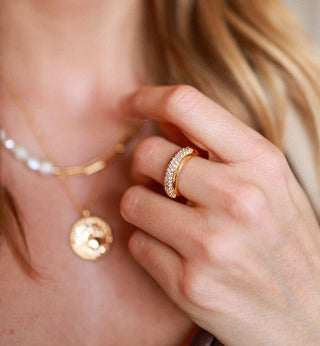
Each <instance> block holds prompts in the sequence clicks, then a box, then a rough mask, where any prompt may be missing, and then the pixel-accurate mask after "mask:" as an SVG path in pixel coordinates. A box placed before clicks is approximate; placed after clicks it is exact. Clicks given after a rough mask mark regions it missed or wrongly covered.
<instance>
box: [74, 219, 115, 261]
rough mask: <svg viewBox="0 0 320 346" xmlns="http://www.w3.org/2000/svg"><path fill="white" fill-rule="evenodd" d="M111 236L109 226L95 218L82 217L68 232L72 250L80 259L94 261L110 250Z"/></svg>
mask: <svg viewBox="0 0 320 346" xmlns="http://www.w3.org/2000/svg"><path fill="white" fill-rule="evenodd" d="M112 242H113V235H112V231H111V228H110V226H109V225H108V224H107V223H106V222H105V221H104V220H102V219H100V218H99V217H97V216H89V217H83V218H82V219H80V220H79V221H77V222H76V223H75V224H74V225H73V227H72V229H71V232H70V245H71V247H72V250H73V251H74V252H75V253H76V254H77V255H78V256H79V257H81V258H83V259H86V260H89V261H96V260H97V259H99V258H100V257H102V256H104V255H106V254H107V253H108V252H109V251H110V248H111V245H112Z"/></svg>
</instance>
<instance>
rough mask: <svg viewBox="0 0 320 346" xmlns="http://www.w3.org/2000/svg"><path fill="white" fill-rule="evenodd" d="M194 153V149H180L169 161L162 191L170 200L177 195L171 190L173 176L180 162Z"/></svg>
mask: <svg viewBox="0 0 320 346" xmlns="http://www.w3.org/2000/svg"><path fill="white" fill-rule="evenodd" d="M193 152H194V149H193V148H191V147H186V148H182V149H181V150H179V151H178V152H177V153H176V154H175V155H174V157H173V158H172V159H171V161H170V162H169V164H168V168H167V170H166V174H165V177H164V189H165V192H166V194H167V195H168V196H169V197H170V198H176V197H177V195H176V193H175V192H174V188H173V176H174V173H175V171H176V170H177V168H178V166H179V163H180V161H181V160H182V159H183V158H184V157H186V156H188V155H190V154H192V153H193Z"/></svg>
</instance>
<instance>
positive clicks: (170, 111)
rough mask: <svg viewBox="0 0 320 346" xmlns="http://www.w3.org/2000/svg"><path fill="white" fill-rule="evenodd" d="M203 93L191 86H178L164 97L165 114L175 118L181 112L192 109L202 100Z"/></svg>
mask: <svg viewBox="0 0 320 346" xmlns="http://www.w3.org/2000/svg"><path fill="white" fill-rule="evenodd" d="M200 98H201V93H200V92H199V91H198V90H197V89H196V88H194V87H193V86H190V85H176V86H174V87H172V88H171V89H170V90H169V91H168V92H167V94H166V95H165V97H164V113H165V114H166V115H167V117H169V119H170V118H171V117H174V116H175V115H176V114H177V113H180V112H181V111H188V110H190V109H192V108H193V107H194V106H195V105H196V104H197V103H198V102H199V100H200Z"/></svg>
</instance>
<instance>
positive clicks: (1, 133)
mask: <svg viewBox="0 0 320 346" xmlns="http://www.w3.org/2000/svg"><path fill="white" fill-rule="evenodd" d="M0 139H1V141H2V142H4V141H5V140H6V139H7V135H6V133H5V131H4V130H0Z"/></svg>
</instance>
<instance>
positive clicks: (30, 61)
mask: <svg viewBox="0 0 320 346" xmlns="http://www.w3.org/2000/svg"><path fill="white" fill-rule="evenodd" d="M0 6H1V11H0V21H1V30H0V55H1V58H2V62H3V64H4V65H5V67H6V68H7V69H8V70H9V71H10V74H11V76H12V79H13V80H14V83H15V85H16V86H17V88H18V90H19V92H20V93H21V95H23V98H24V99H25V100H26V102H27V104H28V107H29V109H30V110H31V111H32V113H33V114H34V118H35V121H36V123H37V124H38V126H39V128H40V129H41V130H42V133H43V135H44V137H45V138H46V140H47V142H48V144H49V146H50V148H52V151H53V154H54V156H55V157H56V158H57V161H58V162H59V164H60V165H61V166H64V165H74V164H79V163H84V162H86V161H88V160H90V159H91V158H93V157H95V156H97V155H99V154H102V153H104V152H105V151H106V148H110V147H112V145H113V144H114V143H115V142H116V141H117V140H118V139H119V137H120V134H122V133H123V132H124V131H125V129H126V128H127V127H128V124H129V123H130V121H131V120H130V119H129V118H127V117H124V116H123V115H122V112H121V111H120V109H119V107H118V106H117V105H118V103H119V101H120V100H121V99H122V98H124V97H125V96H126V95H128V94H129V93H131V92H132V91H133V90H135V89H136V88H137V87H138V86H139V85H141V84H142V83H143V82H145V76H144V71H143V68H142V66H143V65H142V64H141V57H140V55H139V52H140V50H139V49H138V48H137V47H139V30H140V27H139V23H140V20H139V19H140V14H141V4H140V1H135V0H133V1H127V2H126V6H123V4H122V3H121V2H119V1H118V0H104V1H91V2H88V1H77V2H75V1H71V0H69V1H65V0H63V1H54V2H53V1H52V2H49V1H46V2H43V1H36V0H33V1H32V0H25V1H19V2H12V1H10V0H4V1H1V2H0ZM0 95H1V117H2V118H1V122H2V123H1V126H3V127H4V128H5V129H6V130H7V132H8V134H9V135H10V136H12V137H13V138H15V139H16V140H17V142H18V143H21V144H23V145H24V146H25V147H27V148H28V149H29V150H30V151H31V152H32V153H33V154H34V155H35V156H37V157H42V158H44V155H43V153H42V151H41V149H40V147H39V144H38V143H37V142H36V141H35V139H34V136H33V134H32V132H31V131H30V128H29V127H28V125H27V123H26V122H25V120H24V119H23V116H22V114H21V112H20V111H19V109H17V107H16V106H15V105H14V103H13V101H12V99H11V98H10V97H9V95H8V93H7V91H6V89H5V88H4V87H1V92H0ZM154 133H155V131H154V129H153V128H152V126H145V127H144V129H143V130H142V132H141V133H140V134H139V136H138V137H137V139H136V140H135V141H134V142H133V143H132V144H131V146H130V148H129V150H128V153H127V154H126V155H125V156H123V157H122V158H121V159H119V160H118V161H117V162H116V163H115V164H114V165H112V166H111V167H110V168H109V170H108V177H107V178H106V180H105V184H104V186H103V188H102V191H101V195H100V197H99V200H98V201H97V203H96V205H95V208H94V211H93V212H94V213H95V214H97V215H99V216H101V217H104V218H105V219H106V220H108V221H109V222H110V224H111V225H112V227H113V229H114V235H115V244H114V247H113V249H112V252H111V254H110V255H109V256H107V257H106V258H104V259H103V260H101V261H100V262H97V263H88V262H85V261H82V260H80V259H79V258H77V257H76V256H75V255H74V254H73V253H72V252H71V250H70V248H69V245H68V232H69V229H70V226H71V225H72V223H73V222H74V221H75V220H77V218H78V214H77V212H76V210H75V209H74V206H73V205H72V203H71V202H70V200H69V199H68V198H67V197H66V194H65V192H64V190H63V189H62V187H61V185H60V184H59V181H58V180H57V179H56V178H54V177H42V176H40V177H39V175H37V174H36V173H34V172H31V171H29V170H28V169H26V168H25V167H23V166H22V165H21V164H20V163H18V162H17V161H15V160H14V159H13V158H12V157H11V156H10V155H9V154H8V153H7V152H4V153H3V155H2V162H1V163H2V165H3V167H4V168H3V172H2V179H3V182H4V184H5V185H6V186H8V188H9V189H10V190H11V191H12V193H13V195H14V197H15V199H16V200H17V201H18V203H19V206H20V207H21V209H22V212H23V219H24V226H25V229H26V234H27V239H28V243H29V246H30V251H31V254H32V259H33V263H34V265H35V267H36V268H37V269H39V271H40V272H41V273H42V274H43V276H44V278H43V279H41V280H38V281H33V280H31V279H29V278H28V277H27V276H26V275H25V273H24V272H23V271H22V270H21V268H20V267H19V265H18V264H17V262H16V261H15V260H14V258H13V257H12V254H11V253H10V251H9V249H8V247H7V245H6V243H5V242H2V243H1V247H0V252H1V256H0V277H1V288H0V292H1V293H0V341H1V344H10V345H21V344H23V345H40V344H50V345H58V344H59V345H61V344H62V345H106V344H108V345H128V344H130V345H179V344H181V343H182V342H183V340H184V339H185V337H186V335H187V334H188V333H189V332H190V330H191V329H192V328H193V327H194V324H193V323H192V322H191V321H190V319H189V318H187V317H186V315H185V314H184V313H183V312H182V311H181V310H180V309H178V307H177V306H176V305H175V304H174V303H172V302H171V301H170V299H169V298H168V297H167V296H166V295H165V294H164V293H163V291H162V290H161V289H160V288H159V286H158V284H157V283H156V282H155V281H154V280H153V279H151V277H150V276H149V274H147V273H146V272H145V271H144V270H143V269H142V268H141V267H140V266H139V265H138V264H137V263H136V262H135V261H134V260H133V259H132V257H131V256H130V254H129V252H128V248H127V243H128V239H129V237H130V235H131V234H132V230H133V228H132V227H131V226H129V225H128V224H127V223H126V222H125V221H124V220H123V218H122V217H121V216H120V212H119V202H120V199H121V196H122V194H123V192H124V191H125V189H126V188H128V187H129V186H130V185H132V181H131V178H130V175H129V173H128V167H129V165H130V162H131V157H132V153H133V150H134V148H135V146H136V144H137V143H138V142H139V141H140V140H141V139H142V138H144V137H145V136H147V135H150V134H154ZM96 179H97V176H92V177H90V178H88V177H81V178H74V179H72V180H70V185H71V186H72V188H73V189H74V190H75V191H77V196H78V198H79V201H80V202H81V203H85V201H86V200H87V198H88V195H89V194H90V191H91V189H92V186H93V184H94V182H95V180H96Z"/></svg>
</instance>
